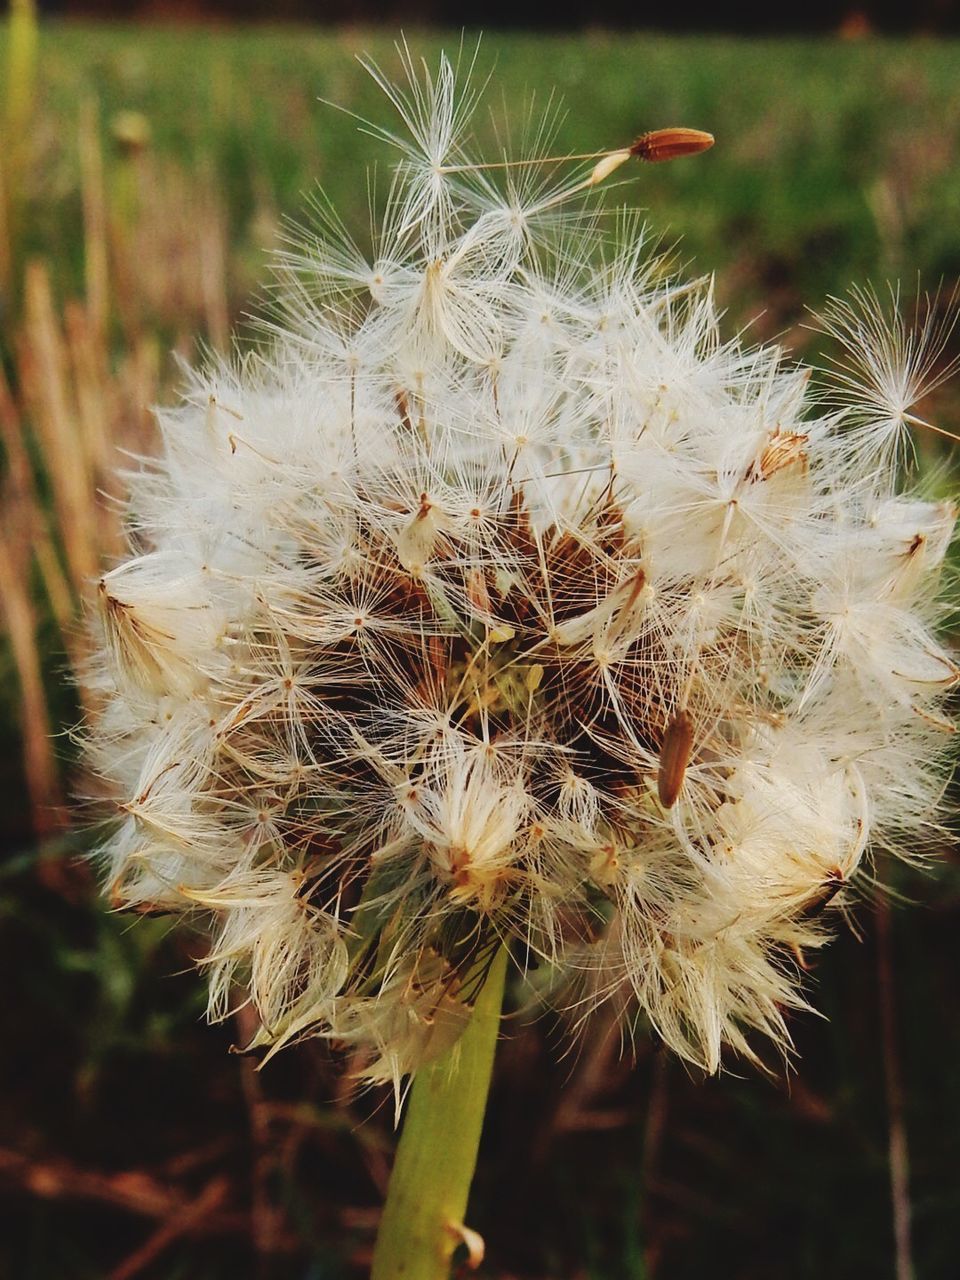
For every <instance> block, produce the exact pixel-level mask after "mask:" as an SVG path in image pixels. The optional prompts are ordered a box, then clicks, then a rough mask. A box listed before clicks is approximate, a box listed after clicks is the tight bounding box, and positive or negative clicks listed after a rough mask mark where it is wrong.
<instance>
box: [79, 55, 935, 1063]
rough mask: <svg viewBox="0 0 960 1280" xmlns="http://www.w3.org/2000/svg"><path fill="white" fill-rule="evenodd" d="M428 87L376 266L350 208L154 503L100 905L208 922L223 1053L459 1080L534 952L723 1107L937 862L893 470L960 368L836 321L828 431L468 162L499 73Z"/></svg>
mask: <svg viewBox="0 0 960 1280" xmlns="http://www.w3.org/2000/svg"><path fill="white" fill-rule="evenodd" d="M404 61H405V73H406V75H407V84H406V86H405V87H394V86H392V85H390V84H389V83H388V82H387V81H386V80H385V78H384V77H383V76H382V75H381V73H379V72H378V71H376V70H374V74H375V76H376V78H377V79H378V81H379V82H380V83H381V84H382V85H383V87H384V88H385V89H386V91H387V94H388V96H389V98H390V101H391V102H392V104H393V106H394V108H395V109H396V111H397V112H398V113H399V116H400V119H401V123H402V125H403V126H404V128H405V130H406V133H404V134H403V135H401V134H399V133H398V134H394V133H393V132H392V130H384V129H380V128H379V127H375V128H373V130H372V131H373V132H374V133H375V134H377V135H378V136H379V137H381V138H382V139H386V140H388V141H389V142H390V143H391V144H392V145H395V146H396V147H397V148H398V149H399V155H398V160H397V164H396V168H395V172H394V177H393V181H392V184H391V188H390V192H389V198H388V204H387V209H386V211H385V213H384V215H383V219H382V222H381V224H380V228H379V231H378V233H377V234H376V236H375V247H374V251H373V253H372V254H366V253H364V252H363V251H361V249H360V248H358V246H357V243H356V242H355V240H354V238H353V236H352V234H351V233H350V232H349V231H348V230H347V228H345V227H344V226H343V224H342V222H341V221H340V220H339V218H338V217H337V216H336V214H335V212H334V211H333V210H332V209H331V208H330V207H329V206H328V205H327V204H326V203H325V202H324V201H323V200H322V199H318V200H317V202H316V206H315V213H316V218H315V222H314V226H313V228H312V231H311V233H310V234H309V236H308V237H307V238H305V239H304V240H303V241H302V242H301V243H299V244H297V245H291V246H288V247H287V248H286V249H285V250H284V251H283V253H282V255H281V258H280V261H279V264H278V273H277V290H276V306H275V312H274V317H273V319H272V320H271V321H270V324H269V333H268V338H267V340H266V341H265V342H264V344H263V346H262V347H261V349H260V350H259V351H257V352H256V353H255V354H253V355H248V356H244V357H237V358H236V360H235V361H234V362H233V363H230V362H223V363H222V364H215V365H212V366H211V367H208V368H207V369H205V370H201V371H196V372H194V373H192V374H191V375H190V378H189V382H188V385H187V386H186V388H185V391H184V395H183V399H182V402H181V404H180V405H179V406H178V407H176V408H172V409H164V410H162V411H160V414H159V420H160V428H161V432H162V446H161V450H160V453H159V456H158V457H157V458H156V459H153V460H150V461H148V462H144V463H143V465H142V467H141V468H140V469H139V470H137V471H135V472H134V474H133V475H132V476H131V477H130V487H131V495H130V506H129V512H130V516H129V522H130V529H131V547H132V550H131V555H130V557H129V558H128V559H127V560H126V561H124V562H123V563H121V564H119V565H117V566H116V567H115V568H112V569H111V570H110V571H109V572H107V573H105V574H104V576H103V578H102V579H101V581H100V584H99V592H98V596H99V627H100V634H101V641H102V642H101V646H100V655H99V659H98V662H97V664H96V666H95V668H94V669H93V670H92V671H91V673H90V681H91V687H92V688H93V689H94V690H95V692H96V694H97V696H98V698H99V702H100V706H101V710H100V712H99V713H98V715H97V718H96V721H95V723H93V724H92V725H91V727H90V731H89V758H90V762H91V767H92V769H93V770H94V771H95V772H96V773H97V774H98V775H99V776H100V777H101V778H102V779H103V782H104V786H105V788H106V789H107V790H108V791H109V793H110V794H111V795H112V796H113V798H114V801H115V806H116V813H117V818H116V820H115V823H114V825H113V828H112V830H111V833H110V834H109V836H108V837H107V838H106V839H105V841H104V846H103V856H104V861H105V865H106V867H107V872H106V875H107V882H108V891H109V894H110V896H111V900H112V901H113V902H114V903H115V904H116V905H118V906H128V907H131V908H133V909H135V910H138V911H153V910H165V911H174V912H182V913H184V914H189V915H191V916H193V917H201V918H203V919H205V920H206V921H207V922H208V923H209V927H210V933H211V945H210V950H209V952H208V954H207V956H206V958H205V959H204V961H203V964H204V967H205V969H206V971H207V973H208V977H209V982H210V1015H211V1017H214V1018H221V1017H224V1016H226V1014H227V1012H228V1008H229V1005H230V999H231V994H230V993H231V992H232V991H234V990H235V989H239V990H240V991H241V992H243V993H245V998H246V999H248V1000H249V1001H250V1003H251V1004H252V1005H253V1006H254V1008H255V1009H256V1012H257V1014H258V1016H259V1019H260V1023H261V1030H260V1032H259V1033H258V1036H257V1039H256V1043H257V1044H261V1045H268V1046H270V1047H271V1051H274V1050H275V1049H277V1048H279V1047H281V1046H283V1045H285V1044H289V1043H291V1042H293V1041H296V1040H298V1039H300V1038H302V1037H304V1036H310V1035H318V1036H323V1037H326V1038H327V1039H329V1040H331V1041H333V1042H335V1043H338V1044H344V1045H350V1046H352V1047H353V1048H355V1049H357V1050H359V1051H360V1053H361V1054H362V1056H363V1061H364V1062H365V1067H364V1073H365V1075H366V1077H367V1078H368V1079H370V1080H372V1081H393V1082H394V1084H395V1085H397V1086H398V1085H399V1081H400V1079H401V1077H403V1076H405V1075H407V1074H409V1073H411V1072H413V1071H415V1070H416V1069H417V1067H418V1066H420V1065H422V1064H423V1063H424V1062H427V1061H430V1060H431V1059H432V1058H434V1057H436V1056H437V1055H438V1054H439V1053H441V1052H443V1051H444V1050H445V1049H447V1048H448V1047H449V1046H450V1045H452V1044H453V1043H455V1041H456V1039H457V1037H458V1035H459V1034H460V1031H461V1030H462V1028H463V1026H464V1024H465V1021H466V1019H467V1017H468V1016H469V1010H470V1005H471V1002H472V1000H473V999H474V998H475V995H476V990H477V985H478V983H479V982H482V974H483V966H484V963H485V961H486V959H487V958H489V956H490V955H491V954H492V953H493V951H494V950H495V948H497V947H498V946H500V945H507V946H509V947H511V948H513V950H514V952H515V954H516V955H517V956H518V958H520V957H523V964H524V965H527V966H528V965H530V964H532V963H539V964H540V965H541V966H542V967H543V968H544V969H546V970H548V971H549V972H550V973H551V975H553V977H554V979H555V980H556V982H557V983H558V984H559V986H560V987H562V989H563V990H564V991H565V992H566V1001H567V1004H568V1006H569V1008H570V1009H571V1012H572V1016H573V1018H574V1020H579V1019H582V1018H585V1017H586V1016H587V1015H588V1014H589V1013H590V1011H591V1010H592V1009H593V1008H595V1007H596V1005H597V1004H598V1003H599V1002H601V1001H604V1000H614V1001H615V1002H617V1004H618V1006H619V1007H622V1008H623V1009H624V1011H625V1016H626V1017H628V1018H635V1017H636V1016H637V1015H638V1014H639V1015H641V1016H642V1017H643V1018H645V1019H646V1020H647V1022H648V1023H649V1025H650V1026H652V1028H653V1029H654V1030H655V1032H656V1033H657V1034H658V1035H659V1036H661V1037H662V1038H663V1039H664V1040H665V1041H666V1042H667V1043H668V1044H669V1045H670V1046H671V1047H672V1048H673V1049H675V1050H676V1051H677V1052H678V1053H680V1054H681V1055H683V1056H684V1057H685V1058H686V1059H688V1060H689V1061H691V1062H693V1063H696V1064H698V1065H700V1066H701V1067H703V1068H705V1069H707V1070H716V1069H717V1068H718V1067H719V1065H720V1063H721V1060H722V1054H723V1050H724V1046H727V1047H728V1048H729V1049H731V1050H732V1051H734V1052H737V1053H740V1054H744V1055H747V1056H750V1057H752V1056H755V1054H756V1052H757V1038H758V1036H761V1035H766V1036H768V1037H771V1038H772V1039H773V1040H774V1041H775V1042H776V1043H777V1044H778V1045H779V1046H780V1047H781V1048H786V1047H787V1046H788V1045H789V1027H788V1021H787V1020H788V1015H789V1012H790V1010H795V1009H799V1008H803V1007H804V1004H805V998H804V996H803V994H802V991H801V978H802V968H803V961H802V956H803V954H804V952H805V951H806V950H807V949H810V948H817V947H819V946H821V945H822V944H823V942H824V941H825V939H826V937H827V934H828V929H827V925H826V923H825V922H826V921H828V920H829V918H830V912H831V911H832V910H833V909H834V908H836V907H843V906H846V905H848V904H849V902H850V901H851V899H852V898H853V896H854V895H855V894H856V893H857V891H858V883H860V882H861V881H862V880H863V879H864V878H865V877H873V876H874V874H876V872H875V864H876V862H877V860H878V859H879V858H880V857H881V856H887V855H889V854H894V855H895V854H901V855H902V856H907V857H912V858H915V857H918V856H921V855H922V852H923V850H924V849H925V848H926V847H927V845H928V844H929V843H930V841H931V838H932V837H933V836H934V835H935V834H936V831H937V805H938V800H939V796H940V794H941V791H942V788H943V784H944V778H945V776H946V771H947V769H948V767H949V762H950V759H951V752H952V749H951V742H952V737H951V735H952V728H953V726H952V724H951V722H950V716H949V708H948V706H947V700H948V698H949V695H950V691H951V690H952V688H953V686H954V685H955V683H956V681H957V677H958V667H957V665H956V664H955V661H954V658H953V657H952V656H951V654H950V653H949V652H948V651H947V650H946V649H945V647H944V645H943V643H942V641H941V640H940V639H939V638H938V627H939V625H940V623H941V620H942V617H943V614H944V606H943V603H942V593H941V592H940V588H939V582H940V577H941V569H942V565H943V561H944V557H945V555H946V553H947V550H948V547H949V545H950V541H951V537H952V533H953V527H954V521H955V515H956V512H955V509H954V507H953V505H952V504H950V503H946V502H932V501H927V500H924V499H923V498H922V497H921V496H920V495H919V494H917V493H915V492H913V491H912V490H911V488H910V487H909V484H908V483H907V482H906V481H905V480H904V476H903V471H902V468H900V467H899V465H898V451H899V450H898V446H897V441H898V440H899V439H900V436H901V432H902V429H903V422H904V413H905V411H906V410H907V408H908V406H909V405H910V404H912V403H913V402H914V400H915V399H916V398H917V396H918V395H921V394H923V393H924V392H925V391H926V390H929V388H930V386H932V385H933V383H934V382H936V380H937V379H938V377H939V366H938V365H937V364H936V363H935V362H934V358H935V357H939V355H940V354H941V348H942V342H940V346H939V347H938V345H937V343H938V341H939V340H940V338H942V336H943V331H938V332H939V337H938V336H937V334H933V336H932V337H931V330H930V327H929V325H928V326H927V327H926V328H927V332H926V334H925V335H924V333H923V332H922V331H923V328H924V326H923V325H922V324H921V335H920V337H919V338H914V337H912V336H910V334H909V333H908V330H907V329H906V327H905V325H904V324H903V322H902V321H900V320H899V319H895V320H894V321H893V327H892V329H891V328H888V327H885V326H884V325H883V324H881V321H880V319H879V317H878V312H877V309H876V305H875V299H874V297H873V296H872V295H862V296H860V297H858V298H854V300H853V302H851V303H850V304H846V303H843V304H840V303H838V304H835V305H834V306H833V308H832V309H831V310H829V311H828V313H827V320H826V327H827V330H828V332H829V333H830V334H831V335H832V336H833V338H834V339H836V340H838V341H839V342H840V344H841V347H842V349H843V352H844V353H845V354H843V355H842V356H841V360H842V361H843V362H844V363H843V364H842V365H841V367H840V370H839V372H838V374H837V381H836V384H835V386H836V388H837V394H836V395H835V396H834V400H833V402H831V401H830V399H829V397H825V396H824V395H823V394H821V393H817V394H814V393H813V392H811V389H810V374H809V371H808V370H805V369H802V368H798V367H796V366H794V365H792V364H790V363H789V362H788V361H787V360H786V358H785V356H784V354H783V352H782V351H781V350H780V349H779V348H776V347H760V348H751V347H748V346H746V345H745V344H744V343H743V342H742V341H741V340H740V339H733V340H728V339H725V338H723V337H722V336H721V333H720V328H719V319H718V316H717V313H716V308H715V304H714V299H713V292H712V286H711V283H710V282H709V280H700V281H693V282H690V281H682V280H676V279H674V278H672V277H671V276H670V275H669V273H668V272H667V270H666V267H665V265H664V262H663V260H662V259H661V258H658V257H657V256H656V254H655V252H650V251H648V249H647V240H646V237H645V235H644V234H642V233H641V228H640V227H639V225H638V224H637V222H636V220H635V219H632V218H630V217H629V216H620V217H617V218H615V219H613V221H612V230H611V225H610V224H609V223H606V222H604V220H603V218H602V216H601V214H600V213H599V212H598V210H597V209H596V207H595V206H594V207H592V208H590V207H588V208H586V209H584V208H581V207H580V206H579V205H578V204H577V200H578V199H580V198H581V196H582V195H585V196H587V197H589V198H590V199H595V198H596V197H595V195H592V194H591V192H590V191H589V190H588V188H591V186H593V185H596V182H595V181H593V182H591V181H590V180H589V179H590V178H591V174H592V175H593V177H594V178H595V174H596V168H594V169H592V170H591V169H590V167H589V166H588V167H587V170H586V172H587V178H588V180H587V181H585V180H584V179H583V178H582V177H574V178H573V179H570V180H569V181H567V182H566V186H565V185H564V181H565V180H561V178H559V177H558V176H557V173H556V166H553V165H549V164H544V166H543V168H544V173H545V176H544V179H543V183H542V184H541V185H538V183H537V181H536V180H535V169H534V167H527V168H524V169H523V177H522V178H520V177H517V176H516V175H514V174H513V173H512V172H511V170H510V169H509V168H504V169H502V170H494V169H491V170H490V171H489V172H485V171H483V170H482V169H477V168H476V167H475V166H474V165H473V162H472V161H471V159H470V156H469V154H468V151H467V148H466V145H465V139H464V132H463V130H464V128H465V127H466V125H467V123H468V120H469V117H470V115H471V113H472V112H473V110H474V108H475V106H476V97H477V94H476V90H475V88H474V87H473V82H472V81H471V79H470V77H469V75H466V76H465V75H464V74H463V72H464V71H465V70H469V68H461V69H460V70H459V71H458V69H457V68H456V67H455V66H454V65H453V64H452V63H450V62H448V61H446V60H441V63H440V66H439V70H438V71H437V72H436V73H435V74H434V75H431V74H429V73H428V72H426V71H425V70H424V69H423V68H421V67H420V66H419V64H416V63H415V62H414V61H413V59H412V57H410V55H409V54H408V53H406V52H404ZM458 86H459V87H458ZM673 132H674V133H675V134H676V135H677V138H678V139H679V140H678V141H677V144H676V145H677V146H680V145H681V144H683V145H684V146H687V148H688V149H689V148H690V147H692V145H693V144H692V142H690V141H689V139H686V137H685V135H684V137H681V136H680V135H681V134H684V131H680V130H677V131H673ZM542 140H543V139H542V136H540V137H539V138H538V137H536V136H535V137H534V150H535V151H537V149H538V148H540V147H541V144H542ZM697 145H698V147H699V146H700V145H701V143H700V142H698V143H697ZM703 145H705V143H704V144H703ZM609 154H610V155H611V156H613V157H615V158H616V162H617V164H619V163H620V162H621V158H622V153H620V152H613V153H609ZM629 157H630V152H629V149H628V150H627V153H626V158H629ZM612 163H613V162H612V161H611V165H608V166H607V168H611V166H612ZM600 167H601V169H602V168H603V167H604V166H603V164H602V163H601V165H600ZM497 175H499V176H497ZM601 176H605V175H603V174H602V175H601ZM930 341H933V348H931V347H930V346H929V343H930ZM924 342H926V344H927V345H924ZM931 351H932V352H933V354H931Z"/></svg>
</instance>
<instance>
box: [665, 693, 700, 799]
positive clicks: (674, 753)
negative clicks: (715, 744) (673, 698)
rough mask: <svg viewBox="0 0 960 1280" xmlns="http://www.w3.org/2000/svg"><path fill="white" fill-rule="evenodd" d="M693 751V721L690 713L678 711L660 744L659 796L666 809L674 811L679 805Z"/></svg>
mask: <svg viewBox="0 0 960 1280" xmlns="http://www.w3.org/2000/svg"><path fill="white" fill-rule="evenodd" d="M692 751H693V720H692V719H691V717H690V712H689V711H678V712H677V714H676V715H675V716H674V717H673V719H672V720H671V721H670V723H669V724H668V725H667V728H666V732H665V733H664V735H663V741H662V742H661V744H660V769H659V772H658V773H657V795H658V796H659V797H660V803H661V804H662V805H663V807H664V808H665V809H672V808H673V806H674V805H675V804H676V803H677V796H678V795H679V794H680V788H681V787H682V786H683V776H684V774H685V773H686V771H687V765H688V764H689V762H690V755H691V752H692Z"/></svg>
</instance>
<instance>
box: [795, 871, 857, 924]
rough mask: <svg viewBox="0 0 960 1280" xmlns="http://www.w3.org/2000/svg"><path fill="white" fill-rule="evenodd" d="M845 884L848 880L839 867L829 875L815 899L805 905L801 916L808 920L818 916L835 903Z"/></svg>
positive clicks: (814, 896)
mask: <svg viewBox="0 0 960 1280" xmlns="http://www.w3.org/2000/svg"><path fill="white" fill-rule="evenodd" d="M845 884H846V880H845V879H844V878H843V872H842V871H841V870H840V868H839V867H837V868H836V869H835V870H834V871H831V872H830V873H829V875H828V876H827V878H826V880H824V882H823V884H822V885H821V886H820V888H819V889H818V890H817V892H816V893H815V894H814V895H813V897H812V898H810V899H809V900H808V901H807V902H805V903H804V906H803V911H802V912H801V913H800V914H801V916H802V917H803V918H804V919H807V920H809V919H810V918H811V917H812V916H818V915H819V914H820V912H821V911H823V909H824V908H825V907H826V906H827V905H828V904H829V903H830V902H832V901H833V899H834V898H835V897H836V896H837V894H838V893H839V892H840V890H841V889H842V888H843V887H844V885H845Z"/></svg>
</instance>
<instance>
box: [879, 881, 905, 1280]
mask: <svg viewBox="0 0 960 1280" xmlns="http://www.w3.org/2000/svg"><path fill="white" fill-rule="evenodd" d="M891 914H892V913H891V907H890V900H889V898H886V897H881V898H879V899H878V901H877V907H876V912H875V919H876V922H877V985H878V988H879V995H880V1022H881V1028H882V1037H883V1074H884V1080H885V1084H886V1091H887V1124H888V1128H889V1165H890V1200H891V1207H892V1209H893V1238H894V1245H895V1254H894V1259H895V1267H896V1280H913V1277H914V1275H915V1272H914V1266H913V1249H912V1245H911V1239H910V1234H911V1232H910V1224H911V1218H912V1216H913V1213H912V1205H911V1201H910V1157H909V1149H908V1144H907V1125H906V1120H905V1118H904V1105H903V1078H902V1074H901V1069H900V1052H899V1049H898V1046H897V1013H896V998H895V986H894V978H893V972H894V971H893V931H892V920H891Z"/></svg>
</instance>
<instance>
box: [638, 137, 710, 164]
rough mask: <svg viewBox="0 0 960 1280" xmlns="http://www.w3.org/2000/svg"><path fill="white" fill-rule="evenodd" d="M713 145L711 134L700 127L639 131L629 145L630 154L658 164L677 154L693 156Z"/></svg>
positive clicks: (672, 158) (674, 158) (675, 157)
mask: <svg viewBox="0 0 960 1280" xmlns="http://www.w3.org/2000/svg"><path fill="white" fill-rule="evenodd" d="M712 146H713V134H712V133H704V131H703V130H702V129H653V130H651V132H650V133H641V135H640V137H639V138H637V139H636V140H635V141H634V142H633V143H632V144H631V146H630V154H631V155H633V156H636V157H637V159H638V160H647V161H649V162H650V163H651V164H659V163H660V162H661V161H662V160H676V159H677V157H678V156H695V155H696V154H697V153H698V152H699V151H707V150H709V149H710V147H712Z"/></svg>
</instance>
